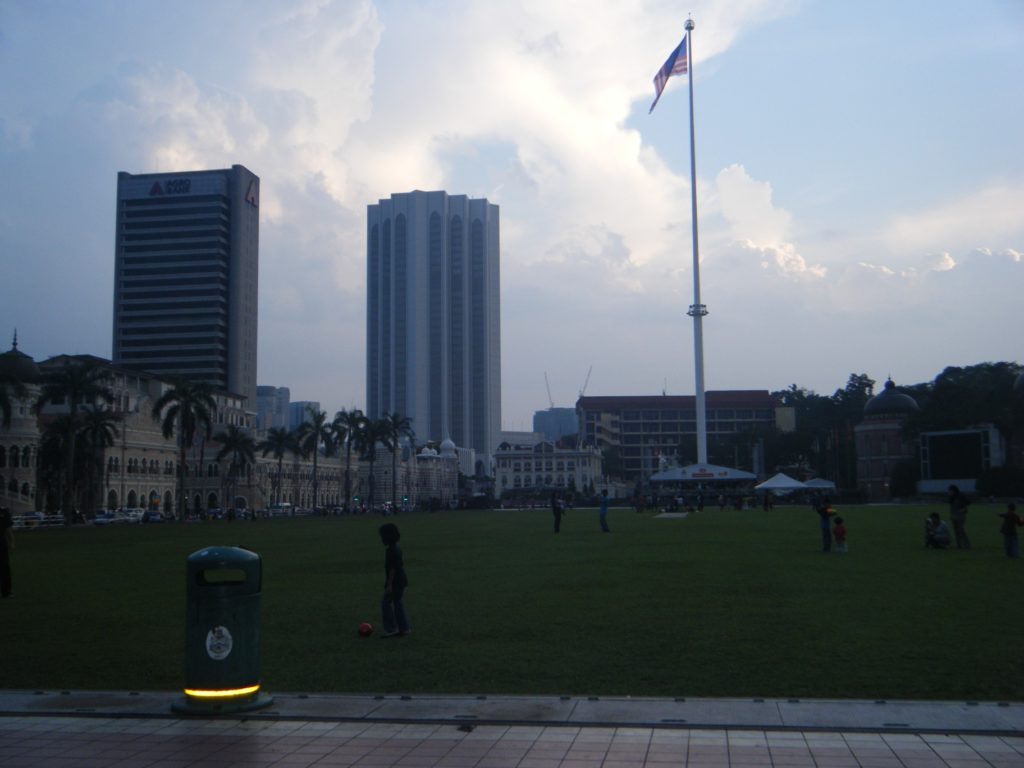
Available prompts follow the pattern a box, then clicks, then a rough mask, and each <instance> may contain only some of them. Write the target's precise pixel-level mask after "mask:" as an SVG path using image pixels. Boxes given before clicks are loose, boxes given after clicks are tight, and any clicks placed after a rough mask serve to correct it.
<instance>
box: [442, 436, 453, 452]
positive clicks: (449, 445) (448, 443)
mask: <svg viewBox="0 0 1024 768" xmlns="http://www.w3.org/2000/svg"><path fill="white" fill-rule="evenodd" d="M441 455H442V456H454V455H455V443H453V442H452V440H451V438H448V437H446V438H445V439H444V440H442V441H441Z"/></svg>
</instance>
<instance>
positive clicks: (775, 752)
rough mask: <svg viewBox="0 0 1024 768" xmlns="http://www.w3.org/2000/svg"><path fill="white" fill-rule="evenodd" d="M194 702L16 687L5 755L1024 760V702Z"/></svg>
mask: <svg viewBox="0 0 1024 768" xmlns="http://www.w3.org/2000/svg"><path fill="white" fill-rule="evenodd" d="M179 698H180V697H179V696H177V695H176V694H171V693H141V692H140V693H130V692H129V693H116V692H78V691H75V692H72V691H65V692H42V691H39V692H24V691H0V766H2V767H3V768H26V767H29V766H32V767H35V766H46V768H63V767H64V766H68V767H69V768H70V767H71V766H75V768H93V767H95V768H108V767H110V768H214V767H215V766H216V767H217V768H233V767H234V766H255V767H262V766H278V767H280V768H305V767H306V766H317V768H332V767H334V766H375V767H376V768H385V767H386V766H407V767H408V768H434V767H435V766H436V767H438V768H448V767H450V768H641V767H644V768H667V767H668V766H694V767H698V766H699V767H700V768H712V767H717V766H775V765H778V766H794V767H796V766H820V767H822V768H826V767H835V768H845V767H847V766H864V768H887V767H889V766H892V767H894V768H895V767H898V766H906V768H924V767H925V766H950V767H951V768H956V767H961V766H962V767H964V768H967V767H968V766H969V767H970V768H980V767H981V766H986V765H991V766H1021V767H1022V768H1024V705H1021V704H1002V705H1000V704H997V703H993V704H986V703H977V704H974V703H966V702H964V703H956V702H895V703H889V702H886V703H881V702H860V701H845V702H839V701H806V700H805V701H790V700H765V701H761V700H757V701H746V700H729V699H695V700H688V701H676V700H667V699H640V700H636V699H578V698H570V697H553V698H544V697H457V696H452V697H412V696H405V697H403V696H389V697H372V696H331V695H309V696H305V695H294V694H293V695H279V696H275V700H274V702H273V704H272V705H270V706H269V707H267V708H266V709H263V710H260V711H258V712H255V713H248V714H245V715H231V716H229V715H223V716H218V717H193V716H181V715H178V714H175V713H173V712H172V710H171V704H172V703H174V702H176V701H178V700H179ZM684 713H685V714H686V715H688V717H687V718H683V717H678V715H680V714H684ZM755 715H757V717H755ZM889 717H899V718H901V720H899V721H896V720H887V718H889ZM829 718H833V720H831V721H830V720H829ZM757 719H760V720H763V721H764V722H762V723H761V724H760V725H753V724H750V723H752V722H753V721H754V720H757ZM702 721H703V722H702ZM712 721H716V722H712ZM903 721H912V722H913V723H915V724H911V723H909V722H903Z"/></svg>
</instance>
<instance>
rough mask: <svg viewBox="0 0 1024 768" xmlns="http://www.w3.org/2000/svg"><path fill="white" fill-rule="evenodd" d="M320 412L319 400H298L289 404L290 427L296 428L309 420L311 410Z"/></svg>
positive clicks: (291, 428)
mask: <svg viewBox="0 0 1024 768" xmlns="http://www.w3.org/2000/svg"><path fill="white" fill-rule="evenodd" d="M310 411H316V412H317V413H319V412H320V401H319V400H296V401H295V402H294V403H289V404H288V429H290V430H295V429H297V428H298V427H300V426H301V425H302V424H303V423H304V422H306V421H309V412H310Z"/></svg>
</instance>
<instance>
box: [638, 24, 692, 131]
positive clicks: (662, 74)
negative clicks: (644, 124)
mask: <svg viewBox="0 0 1024 768" xmlns="http://www.w3.org/2000/svg"><path fill="white" fill-rule="evenodd" d="M686 65H687V57H686V38H685V37H684V38H683V41H682V42H681V43H679V45H678V46H676V49H675V50H674V51H672V53H671V54H670V55H669V57H668V59H666V60H665V64H664V66H662V68H661V69H659V70H658V74H656V75H655V76H654V103H653V104H651V108H650V109H649V110H647V114H651V112H653V111H654V108H655V107H656V106H658V99H660V98H661V92H662V91H663V90H665V83H667V82H668V79H669V78H670V77H672V75H685V74H686Z"/></svg>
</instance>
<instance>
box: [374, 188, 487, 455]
mask: <svg viewBox="0 0 1024 768" xmlns="http://www.w3.org/2000/svg"><path fill="white" fill-rule="evenodd" d="M366 236H367V237H366V243H367V246H366V263H367V270H366V273H367V279H366V286H367V302H366V321H367V322H366V403H367V414H368V415H369V416H370V417H371V418H380V417H382V416H384V415H385V414H388V413H399V414H400V415H402V416H408V417H409V418H410V419H412V421H413V428H414V429H415V431H416V437H417V439H418V440H419V442H421V443H423V442H425V441H427V440H432V441H435V442H437V443H440V442H441V441H442V440H444V439H446V438H450V439H451V440H453V441H454V442H455V443H456V445H458V446H461V447H467V448H473V449H475V450H476V452H477V454H478V457H479V458H481V459H484V458H485V457H489V456H490V455H491V454H492V453H493V451H494V449H495V448H496V447H497V440H498V435H499V431H500V429H501V323H500V300H499V241H498V206H496V205H492V204H490V203H488V202H487V200H471V199H469V198H468V197H466V196H465V195H448V194H447V193H446V192H421V191H415V192H408V193H402V194H394V195H392V196H391V198H390V199H388V200H380V201H378V203H377V204H375V205H370V206H368V207H367V228H366ZM485 466H486V465H485Z"/></svg>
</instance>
